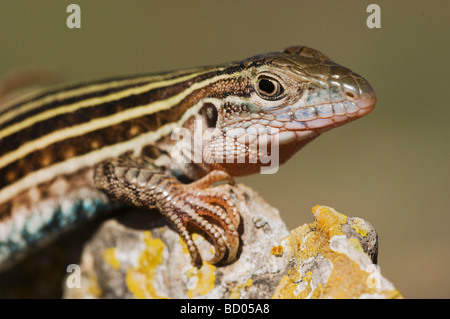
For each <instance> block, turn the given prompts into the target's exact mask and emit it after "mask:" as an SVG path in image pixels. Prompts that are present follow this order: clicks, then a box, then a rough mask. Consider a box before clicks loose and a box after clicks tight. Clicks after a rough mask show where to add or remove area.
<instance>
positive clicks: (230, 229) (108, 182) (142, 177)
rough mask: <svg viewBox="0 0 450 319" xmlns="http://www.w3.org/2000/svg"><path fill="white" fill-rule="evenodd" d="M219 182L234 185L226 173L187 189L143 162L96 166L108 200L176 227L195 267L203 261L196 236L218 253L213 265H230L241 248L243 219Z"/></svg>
mask: <svg viewBox="0 0 450 319" xmlns="http://www.w3.org/2000/svg"><path fill="white" fill-rule="evenodd" d="M218 181H229V182H230V181H232V177H231V176H230V175H228V174H227V173H225V172H223V171H212V172H211V173H209V174H208V175H206V176H205V177H203V178H201V179H199V180H197V181H195V182H192V183H190V184H183V183H181V182H180V181H179V180H177V179H176V178H175V177H174V176H172V175H171V174H170V173H169V172H167V171H166V170H164V169H163V168H161V167H158V166H155V165H153V164H151V163H148V162H147V163H145V161H142V160H141V159H132V158H121V159H119V160H116V161H109V162H105V163H102V164H100V165H98V166H97V167H96V169H95V184H96V187H98V188H99V189H101V190H103V191H104V192H105V193H106V194H107V195H109V196H110V197H112V198H114V199H117V200H120V201H122V202H124V203H127V204H131V205H133V206H136V207H144V208H154V207H156V208H158V209H159V210H160V212H161V213H162V214H163V215H164V216H165V217H166V218H167V219H168V220H169V221H170V222H171V223H172V224H173V225H174V226H175V228H176V229H177V231H178V233H179V234H180V236H181V238H183V240H184V242H185V243H186V245H187V247H188V250H189V253H190V255H191V258H192V262H193V264H194V265H200V264H201V256H200V254H199V252H198V249H197V247H196V245H195V244H194V241H193V239H192V233H193V232H195V231H196V230H201V231H202V232H203V233H205V234H206V236H207V237H208V238H209V239H210V240H211V241H212V243H213V245H214V248H215V251H214V256H213V257H212V258H211V260H209V262H210V263H213V264H215V263H219V262H231V261H232V260H234V259H235V257H236V254H237V251H238V248H239V234H238V231H237V229H238V226H239V222H240V215H239V213H238V212H237V210H236V207H235V206H234V204H233V203H232V201H231V200H230V199H229V198H228V196H226V195H224V194H221V192H220V191H219V190H218V189H217V188H215V187H211V188H209V186H210V185H212V184H213V183H215V182H218Z"/></svg>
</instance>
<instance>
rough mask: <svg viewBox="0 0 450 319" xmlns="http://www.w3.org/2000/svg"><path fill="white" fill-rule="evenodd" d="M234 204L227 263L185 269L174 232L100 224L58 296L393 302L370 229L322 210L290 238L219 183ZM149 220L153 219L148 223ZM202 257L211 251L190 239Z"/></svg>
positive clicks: (250, 201) (247, 198)
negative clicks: (235, 254)
mask: <svg viewBox="0 0 450 319" xmlns="http://www.w3.org/2000/svg"><path fill="white" fill-rule="evenodd" d="M219 187H223V188H224V189H225V191H227V192H228V193H229V194H230V196H232V197H234V198H235V199H236V201H237V202H238V209H239V211H240V213H241V217H242V219H241V220H242V221H241V227H240V233H241V242H242V248H241V251H240V252H239V258H238V260H236V261H235V262H234V263H232V264H229V265H222V266H215V265H211V264H209V263H207V262H204V263H203V265H202V267H201V268H196V267H194V266H192V265H191V263H190V257H189V253H188V252H187V249H186V246H185V244H184V242H183V241H182V240H181V239H180V237H179V236H178V234H177V233H176V232H175V231H174V230H172V229H171V228H170V227H168V226H167V224H166V223H165V221H164V219H162V218H160V217H159V215H157V214H155V215H153V217H151V215H150V214H148V212H147V213H146V212H142V211H141V212H134V213H128V214H124V215H123V216H122V217H121V218H120V219H112V220H109V221H106V222H105V223H104V224H103V225H102V227H100V229H99V230H98V232H97V233H96V235H95V236H94V237H93V238H92V240H90V242H89V243H88V244H87V245H86V246H85V249H84V253H83V256H82V262H81V271H82V278H81V288H66V290H65V297H66V298H396V297H401V295H400V294H399V292H398V291H397V290H396V289H395V288H394V287H393V286H392V284H391V283H390V282H389V281H388V280H386V279H385V278H384V277H383V276H381V274H380V273H379V268H378V267H377V266H376V265H375V264H374V263H373V261H374V260H375V261H376V256H377V237H376V232H375V230H374V229H373V227H372V226H371V225H370V224H369V223H367V222H365V221H363V220H362V219H359V218H348V217H346V216H344V215H342V214H339V213H337V212H335V211H334V210H333V209H331V208H328V207H325V206H316V207H314V208H313V212H314V217H315V221H314V222H313V223H311V224H307V225H303V226H301V227H299V228H297V229H295V230H293V231H292V232H291V233H290V234H289V232H288V230H287V228H286V226H285V224H284V223H283V221H282V220H281V218H280V216H279V213H278V211H277V210H276V209H274V208H273V207H270V206H269V205H268V204H267V203H266V202H265V201H264V200H263V199H262V198H261V196H259V195H258V194H257V193H255V192H254V191H252V190H251V189H249V188H248V187H245V186H243V185H237V186H234V187H231V186H229V185H222V186H219ZM155 216H157V217H156V218H155ZM194 240H195V242H196V244H197V245H198V246H199V247H200V249H201V252H202V253H203V255H204V256H205V255H207V254H208V253H209V254H211V253H212V252H211V249H212V247H211V246H210V244H209V243H208V242H207V241H206V240H204V239H203V237H202V236H200V235H196V236H194Z"/></svg>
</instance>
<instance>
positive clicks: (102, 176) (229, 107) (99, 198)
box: [0, 46, 376, 268]
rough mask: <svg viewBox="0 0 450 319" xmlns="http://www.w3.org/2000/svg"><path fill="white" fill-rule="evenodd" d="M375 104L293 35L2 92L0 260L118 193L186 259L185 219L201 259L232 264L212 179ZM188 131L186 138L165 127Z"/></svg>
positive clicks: (350, 76) (227, 178) (230, 218)
mask: <svg viewBox="0 0 450 319" xmlns="http://www.w3.org/2000/svg"><path fill="white" fill-rule="evenodd" d="M375 104H376V94H375V92H374V89H373V88H372V86H371V85H370V84H369V82H368V81H367V80H365V79H364V78H363V77H362V76H360V75H358V74H357V73H355V72H353V71H352V70H350V69H348V68H345V67H343V66H341V65H339V64H337V63H335V62H333V61H332V60H330V59H329V58H328V57H327V56H326V55H325V54H323V53H321V52H320V51H317V50H315V49H312V48H309V47H304V46H292V47H289V48H286V49H284V50H282V51H276V52H270V53H266V54H260V55H256V56H253V57H250V58H247V59H245V60H242V61H238V62H231V63H226V64H222V65H217V66H207V67H199V68H191V69H183V70H178V71H171V72H164V73H159V74H145V75H138V76H129V77H122V78H113V79H107V80H101V81H93V82H87V83H81V84H70V85H63V86H58V87H56V88H50V89H47V90H44V91H38V92H36V93H33V94H31V95H25V96H24V97H21V98H20V99H19V100H15V101H13V102H8V103H7V104H6V105H3V106H2V107H1V108H0V268H1V267H2V266H3V267H6V266H5V265H10V264H11V263H12V262H13V261H14V260H16V259H18V256H21V255H24V254H26V253H27V252H28V251H29V250H30V249H33V248H36V247H40V246H43V245H45V243H47V242H49V241H51V240H52V239H54V238H56V237H57V236H58V235H59V234H60V233H62V232H64V231H65V230H67V229H71V228H73V227H75V226H77V225H80V224H82V223H83V222H85V221H86V220H90V219H92V218H95V217H96V216H98V215H100V214H101V213H103V212H105V211H108V210H111V209H113V208H116V207H118V206H123V205H128V206H133V207H140V208H144V209H151V208H157V209H158V210H159V211H160V212H161V214H162V215H164V216H165V217H166V219H167V220H168V222H169V223H170V224H171V225H172V226H173V227H174V228H175V229H176V231H177V232H178V233H179V235H180V236H181V238H182V239H183V241H184V242H185V243H186V245H187V248H188V251H189V254H190V256H191V261H192V263H193V264H195V265H198V264H199V263H201V262H202V257H201V254H200V253H199V250H198V249H197V247H196V245H195V243H194V241H193V240H192V234H193V233H194V232H202V233H203V234H204V235H205V236H206V238H207V239H208V240H209V241H210V242H211V244H212V246H213V247H214V254H213V257H211V259H210V260H209V262H210V263H213V264H221V263H224V264H226V263H231V262H233V261H234V260H235V259H236V256H237V252H238V248H239V245H240V240H239V232H238V227H239V224H240V215H239V212H238V211H237V210H236V205H235V204H236V203H233V200H232V199H231V198H230V197H229V196H228V195H227V194H224V193H223V192H221V191H220V189H219V188H218V187H217V185H215V184H216V183H217V182H228V183H233V181H234V179H233V177H238V176H245V175H249V174H254V173H257V172H258V171H260V170H262V169H263V168H264V167H266V166H267V161H263V158H267V156H269V157H270V156H274V155H277V156H278V159H279V164H282V163H284V162H286V161H287V160H288V159H289V158H290V157H292V156H293V155H294V154H295V153H296V152H297V151H298V150H299V149H301V148H302V147H303V146H305V145H306V144H307V143H309V142H310V141H312V140H313V139H315V138H316V137H318V136H319V135H321V134H322V133H323V132H325V131H328V130H330V129H331V128H334V127H338V126H341V125H343V124H345V123H348V122H351V121H353V120H355V119H358V118H360V117H362V116H364V115H366V114H368V113H369V112H371V111H372V110H373V108H374V106H375ZM196 130H197V131H198V130H199V132H200V133H201V134H200V136H201V139H200V142H198V141H197V142H195V141H194V143H193V145H192V143H189V141H191V140H192V139H191V138H189V139H181V140H180V136H179V135H177V134H180V133H183V132H187V133H188V135H189V134H190V136H195V134H196V132H197V131H196ZM177 132H178V133H177ZM264 138H265V139H264ZM180 145H181V146H180ZM263 146H264V147H265V148H264V147H263ZM199 148H200V150H201V152H200V154H201V156H200V159H201V160H196V161H193V160H192V155H193V154H194V153H195V152H197V151H198V149H199ZM180 149H181V151H180ZM268 149H270V150H269V151H268ZM264 156H265V157H264ZM271 158H272V159H273V158H275V157H271ZM197 159H198V158H197Z"/></svg>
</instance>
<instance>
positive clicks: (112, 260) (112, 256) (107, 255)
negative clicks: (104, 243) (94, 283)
mask: <svg viewBox="0 0 450 319" xmlns="http://www.w3.org/2000/svg"><path fill="white" fill-rule="evenodd" d="M103 259H104V260H105V261H106V263H107V264H109V265H110V266H111V267H112V268H113V269H115V270H118V269H119V268H120V261H119V260H118V259H117V258H116V247H111V248H106V249H105V251H104V252H103Z"/></svg>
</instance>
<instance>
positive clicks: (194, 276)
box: [186, 261, 216, 298]
mask: <svg viewBox="0 0 450 319" xmlns="http://www.w3.org/2000/svg"><path fill="white" fill-rule="evenodd" d="M215 270H216V267H215V266H214V265H211V264H210V263H208V262H205V261H204V262H203V264H202V267H201V268H200V269H199V268H196V267H191V268H189V269H188V270H187V271H186V276H187V277H188V280H189V284H188V297H189V298H194V297H196V296H201V295H206V294H207V293H209V292H210V291H211V290H212V289H213V288H214V281H215V280H216V273H215Z"/></svg>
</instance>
